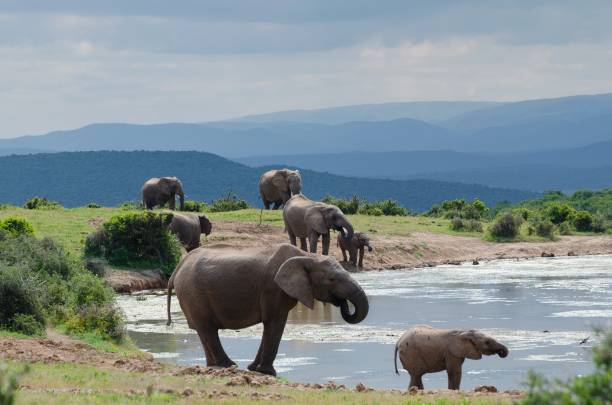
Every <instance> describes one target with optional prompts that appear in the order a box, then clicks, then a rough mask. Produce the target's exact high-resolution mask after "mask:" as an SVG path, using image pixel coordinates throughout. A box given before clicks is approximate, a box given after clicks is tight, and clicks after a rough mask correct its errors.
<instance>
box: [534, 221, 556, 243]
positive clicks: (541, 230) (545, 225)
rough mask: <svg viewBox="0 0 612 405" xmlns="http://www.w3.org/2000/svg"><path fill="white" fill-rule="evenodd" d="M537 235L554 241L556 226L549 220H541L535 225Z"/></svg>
mask: <svg viewBox="0 0 612 405" xmlns="http://www.w3.org/2000/svg"><path fill="white" fill-rule="evenodd" d="M533 229H534V231H535V234H536V235H538V236H541V237H543V238H548V239H553V238H554V231H555V225H554V224H553V223H552V222H550V220H548V219H540V220H537V221H535V223H534V224H533Z"/></svg>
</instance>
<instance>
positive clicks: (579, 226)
mask: <svg viewBox="0 0 612 405" xmlns="http://www.w3.org/2000/svg"><path fill="white" fill-rule="evenodd" d="M592 225H593V215H591V213H590V212H588V211H578V212H577V213H576V215H575V216H574V227H575V228H576V230H577V231H580V232H588V231H590V230H591V227H592Z"/></svg>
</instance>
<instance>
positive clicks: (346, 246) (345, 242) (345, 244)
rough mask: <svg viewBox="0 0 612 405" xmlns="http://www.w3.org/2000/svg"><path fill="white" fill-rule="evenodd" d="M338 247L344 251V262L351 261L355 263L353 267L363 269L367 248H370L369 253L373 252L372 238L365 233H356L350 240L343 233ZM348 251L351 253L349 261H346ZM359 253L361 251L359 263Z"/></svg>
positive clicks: (340, 235) (339, 238)
mask: <svg viewBox="0 0 612 405" xmlns="http://www.w3.org/2000/svg"><path fill="white" fill-rule="evenodd" d="M338 247H339V248H340V250H342V257H343V259H344V261H345V262H346V261H350V262H351V263H353V266H358V267H363V252H364V250H365V247H367V248H368V252H371V251H372V245H370V238H369V237H368V234H367V233H363V232H356V233H355V234H353V237H352V238H351V239H350V240H349V239H347V238H346V237H345V236H344V235H342V234H341V233H340V234H338ZM347 251H348V252H349V260H346V252H347ZM357 251H359V262H357Z"/></svg>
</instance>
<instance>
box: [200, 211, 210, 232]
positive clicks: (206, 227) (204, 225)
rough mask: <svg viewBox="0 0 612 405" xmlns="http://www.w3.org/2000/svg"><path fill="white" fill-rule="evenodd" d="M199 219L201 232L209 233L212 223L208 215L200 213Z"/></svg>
mask: <svg viewBox="0 0 612 405" xmlns="http://www.w3.org/2000/svg"><path fill="white" fill-rule="evenodd" d="M198 219H199V220H200V232H202V233H203V234H204V235H209V234H210V232H211V231H212V224H211V223H210V220H209V219H208V217H207V216H206V215H198Z"/></svg>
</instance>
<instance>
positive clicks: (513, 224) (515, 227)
mask: <svg viewBox="0 0 612 405" xmlns="http://www.w3.org/2000/svg"><path fill="white" fill-rule="evenodd" d="M522 223H523V218H522V217H521V216H519V215H516V214H513V213H512V212H506V213H503V214H501V215H500V216H499V217H498V218H497V219H496V220H495V222H494V223H493V225H492V226H491V227H490V228H489V233H490V234H491V236H492V237H493V238H494V239H508V240H511V239H515V238H516V237H517V236H518V235H519V232H520V228H521V224H522Z"/></svg>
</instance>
